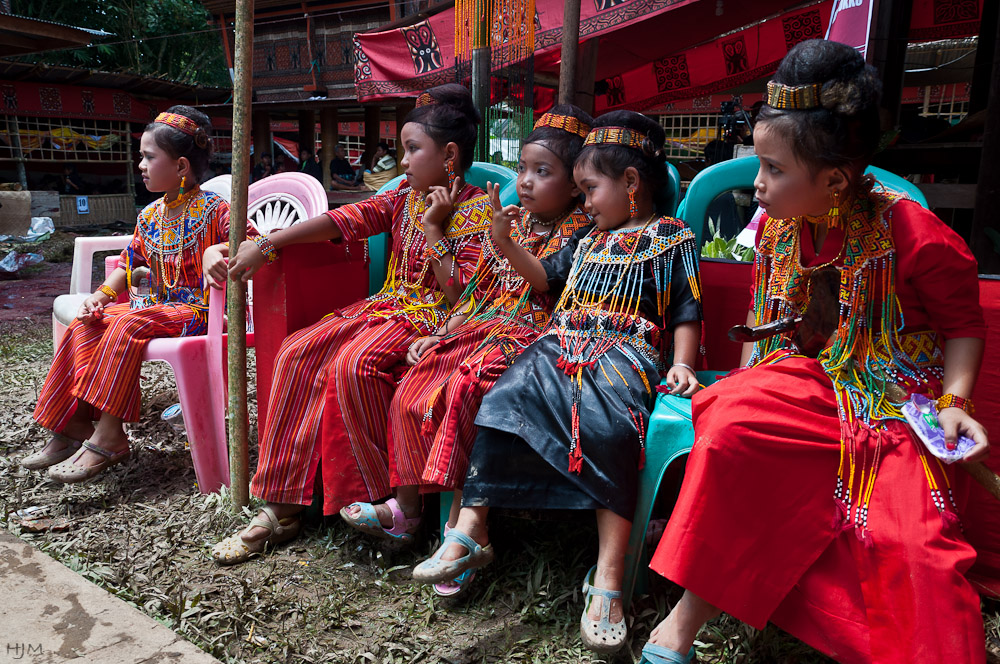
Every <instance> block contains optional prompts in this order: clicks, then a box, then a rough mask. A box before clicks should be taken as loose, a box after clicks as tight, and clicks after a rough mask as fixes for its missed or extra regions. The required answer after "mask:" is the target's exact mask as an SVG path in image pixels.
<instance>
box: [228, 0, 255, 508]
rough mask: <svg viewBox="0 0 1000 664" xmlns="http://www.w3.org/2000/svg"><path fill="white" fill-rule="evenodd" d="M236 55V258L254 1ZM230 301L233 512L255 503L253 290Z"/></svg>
mask: <svg viewBox="0 0 1000 664" xmlns="http://www.w3.org/2000/svg"><path fill="white" fill-rule="evenodd" d="M235 19H236V55H235V58H234V59H235V62H234V65H235V73H236V76H235V79H234V80H233V189H232V192H233V199H232V202H231V203H230V209H229V218H230V220H231V222H230V224H229V247H230V250H231V251H233V252H235V251H236V249H237V247H239V246H240V243H241V242H243V241H244V240H245V239H246V236H247V229H246V223H245V222H244V220H245V219H246V218H247V200H248V195H247V187H248V186H249V185H250V101H251V98H250V92H251V82H252V78H253V60H252V58H251V56H252V55H253V0H236V17H235ZM227 283H228V284H229V286H228V293H227V297H226V314H227V317H228V330H229V337H228V359H229V403H228V404H227V405H228V408H227V410H226V412H227V416H226V420H227V421H226V424H227V429H228V433H229V436H228V438H229V485H230V491H231V492H232V499H233V503H232V506H233V511H234V512H239V511H240V510H241V509H242V508H243V507H244V506H245V505H248V504H249V503H250V486H249V484H250V482H249V480H250V477H249V469H248V467H247V466H248V465H249V459H248V457H249V454H248V450H247V424H248V417H247V350H246V346H247V338H246V330H247V321H246V299H247V288H246V284H245V283H243V281H233V280H231V279H230V280H229V281H228V282H227Z"/></svg>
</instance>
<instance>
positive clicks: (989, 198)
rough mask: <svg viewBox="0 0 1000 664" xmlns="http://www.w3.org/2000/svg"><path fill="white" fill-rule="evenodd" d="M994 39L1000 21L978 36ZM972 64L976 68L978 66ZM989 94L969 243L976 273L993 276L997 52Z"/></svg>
mask: <svg viewBox="0 0 1000 664" xmlns="http://www.w3.org/2000/svg"><path fill="white" fill-rule="evenodd" d="M985 11H986V10H985V9H984V12H985ZM996 39H1000V21H995V22H994V25H993V32H992V33H990V34H980V35H979V42H980V43H982V42H983V41H986V40H994V41H995V40H996ZM976 65H977V68H978V65H979V63H978V62H977V63H976ZM989 91H990V94H989V98H988V100H987V106H986V126H985V128H984V131H983V152H982V157H981V159H980V161H979V182H978V183H977V185H976V209H975V211H974V212H973V216H972V238H971V242H970V244H971V246H972V253H973V254H974V255H975V257H976V260H977V261H979V272H980V273H983V274H997V273H1000V255H998V254H997V252H996V250H995V249H994V247H993V241H992V240H991V239H990V238H989V237H988V236H987V235H986V229H987V228H990V229H993V230H994V231H998V232H1000V220H998V219H997V215H996V201H997V196H1000V164H998V163H997V159H996V155H997V150H1000V49H994V51H993V71H992V72H990V86H989Z"/></svg>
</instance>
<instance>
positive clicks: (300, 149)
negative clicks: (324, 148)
mask: <svg viewBox="0 0 1000 664" xmlns="http://www.w3.org/2000/svg"><path fill="white" fill-rule="evenodd" d="M303 152H308V153H309V156H310V157H311V156H312V154H313V151H312V150H310V149H309V148H307V147H305V146H303V147H300V148H299V154H302V153H303Z"/></svg>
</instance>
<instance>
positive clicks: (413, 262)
mask: <svg viewBox="0 0 1000 664" xmlns="http://www.w3.org/2000/svg"><path fill="white" fill-rule="evenodd" d="M478 123H479V113H478V111H476V109H475V107H474V106H473V104H472V97H471V95H470V93H469V91H468V90H466V89H465V88H463V87H462V86H461V85H457V84H451V85H444V86H440V87H438V88H433V89H431V90H429V91H428V92H425V93H423V94H421V95H420V97H419V98H418V99H417V107H416V108H415V109H414V110H413V111H411V112H410V114H409V115H407V117H406V122H405V124H404V125H403V128H402V132H401V138H402V143H403V147H404V150H405V152H404V156H403V159H402V165H403V168H404V169H405V171H406V181H405V182H403V183H402V184H401V185H400V186H399V187H398V188H397V189H395V190H394V191H390V192H388V193H385V194H381V195H377V196H374V197H372V198H370V199H368V200H366V201H362V202H361V203H357V204H354V205H347V206H344V207H341V208H338V209H336V210H332V211H330V212H327V213H326V214H323V215H320V216H319V217H315V218H313V219H309V220H307V221H305V222H303V223H301V224H296V225H295V226H292V227H290V228H287V229H283V230H280V231H275V232H273V233H271V234H270V235H268V236H267V238H266V240H264V241H262V242H261V243H260V244H255V243H253V242H245V243H243V245H242V246H240V249H239V252H238V253H237V256H236V259H235V260H234V261H233V263H232V264H231V266H230V276H231V277H232V278H243V279H248V278H250V276H251V275H252V274H253V273H254V272H256V270H257V269H258V268H260V266H261V265H263V263H264V260H265V257H268V258H270V257H271V256H274V255H275V254H274V252H276V251H277V250H280V249H281V247H284V246H285V245H289V244H295V243H302V242H319V241H326V240H333V241H335V242H338V241H341V240H342V239H347V240H360V239H363V238H366V237H369V236H372V235H377V234H379V233H383V232H390V233H392V247H393V253H392V257H391V259H390V261H389V270H388V275H387V277H386V282H385V285H384V286H383V288H382V290H381V291H380V292H378V293H376V294H375V295H372V296H371V297H368V298H366V299H364V300H362V301H360V302H358V303H356V304H353V305H351V306H349V307H346V308H345V309H342V310H340V311H335V312H333V313H332V314H330V315H328V316H327V317H326V318H324V319H323V320H322V321H320V322H319V323H316V324H315V325H313V326H311V327H308V328H305V329H302V330H299V331H298V332H296V333H294V334H292V335H290V336H289V337H288V338H286V339H285V340H284V341H283V342H282V344H281V348H280V349H279V351H278V355H277V358H276V359H275V365H274V380H273V387H272V392H271V399H270V401H269V406H268V414H267V418H266V420H265V425H264V427H263V428H262V429H261V431H260V435H259V456H258V459H257V472H256V474H255V475H254V477H253V481H252V483H251V485H250V489H251V492H252V493H253V494H254V495H255V496H258V497H259V498H262V499H264V500H265V501H267V505H265V506H264V508H263V509H262V510H261V511H260V513H259V514H258V516H257V517H256V518H255V519H253V520H252V521H251V523H250V525H249V526H248V527H247V528H246V529H245V530H243V531H241V532H239V533H236V534H234V535H232V536H231V537H229V538H227V539H225V540H223V541H222V542H220V543H219V544H218V545H216V547H215V549H214V551H213V557H214V558H215V559H216V560H217V561H218V562H220V563H223V564H232V563H237V562H243V561H244V560H247V559H248V558H249V557H251V556H253V555H256V554H258V553H260V552H262V551H263V550H264V548H265V547H266V546H267V545H268V544H275V543H278V542H281V541H284V540H287V539H289V538H291V537H294V536H295V535H296V534H297V533H298V530H299V519H298V513H299V512H300V511H301V510H302V509H303V507H304V506H306V505H308V504H309V503H310V502H312V495H313V484H314V481H315V477H316V470H317V468H318V467H319V466H320V464H321V463H322V465H323V473H322V475H323V485H324V512H325V513H327V514H332V513H335V512H336V511H337V510H339V509H340V508H341V507H343V506H344V505H346V504H348V503H351V502H353V501H355V500H373V499H376V498H381V497H382V496H385V495H386V494H388V493H389V476H388V472H387V471H386V443H385V438H386V421H387V419H388V416H387V413H388V409H389V402H390V400H391V399H392V396H393V393H394V391H395V389H396V385H397V383H398V381H399V377H400V375H401V374H402V373H403V372H404V371H405V370H406V369H407V368H408V367H407V365H406V353H407V349H408V347H409V346H410V345H411V344H412V343H413V342H414V341H415V340H417V339H418V338H420V337H422V336H425V335H428V334H431V333H432V332H434V331H435V330H436V329H438V328H439V327H440V326H441V325H442V324H444V322H445V319H446V317H447V313H448V310H449V309H450V306H451V304H450V303H453V302H457V301H458V299H459V296H460V295H461V293H462V291H463V290H464V288H465V286H466V285H467V284H468V283H469V281H470V279H471V278H472V274H473V271H474V269H475V266H476V262H477V261H478V259H479V254H480V249H481V246H482V236H483V235H484V234H485V233H487V232H488V231H489V224H490V220H491V219H492V208H491V207H490V201H489V197H487V196H486V194H485V193H484V192H483V191H482V190H481V189H479V188H478V187H474V186H471V185H468V184H464V183H463V181H462V173H463V172H464V171H465V170H466V169H467V168H468V167H469V166H471V165H472V155H473V149H474V145H475V138H476V126H477V125H478ZM324 419H325V420H326V421H327V423H328V425H329V426H328V427H327V428H325V429H324V427H323V422H324ZM321 430H323V435H322V436H321V435H320V432H321Z"/></svg>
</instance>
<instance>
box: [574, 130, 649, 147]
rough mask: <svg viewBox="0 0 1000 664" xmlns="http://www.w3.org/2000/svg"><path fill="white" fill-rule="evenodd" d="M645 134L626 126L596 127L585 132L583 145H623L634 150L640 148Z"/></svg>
mask: <svg viewBox="0 0 1000 664" xmlns="http://www.w3.org/2000/svg"><path fill="white" fill-rule="evenodd" d="M645 140H646V135H645V134H643V133H642V132H639V131H636V130H634V129H629V128H628V127H597V128H596V129H593V130H591V132H590V133H589V134H587V138H586V139H584V141H583V146H584V147H587V146H588V145H624V146H625V147H627V148H634V149H636V150H641V149H642V142H643V141H645Z"/></svg>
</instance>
